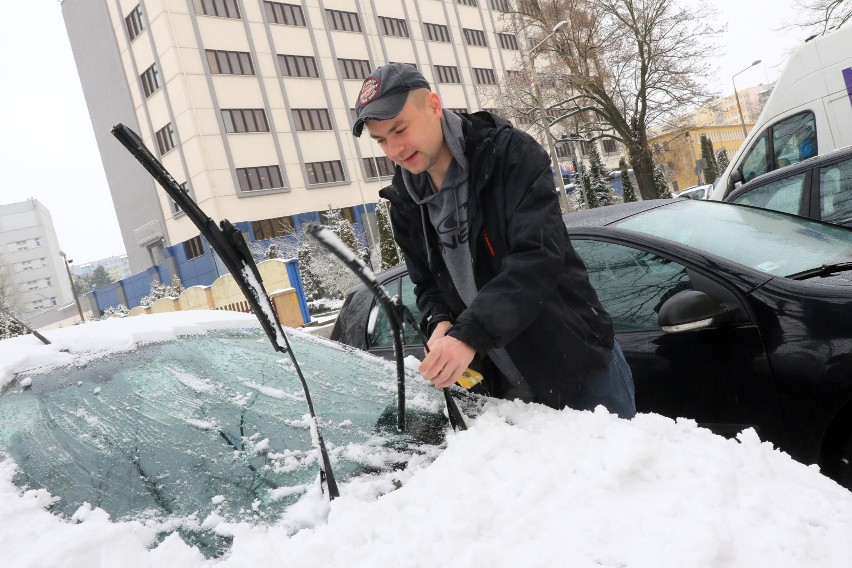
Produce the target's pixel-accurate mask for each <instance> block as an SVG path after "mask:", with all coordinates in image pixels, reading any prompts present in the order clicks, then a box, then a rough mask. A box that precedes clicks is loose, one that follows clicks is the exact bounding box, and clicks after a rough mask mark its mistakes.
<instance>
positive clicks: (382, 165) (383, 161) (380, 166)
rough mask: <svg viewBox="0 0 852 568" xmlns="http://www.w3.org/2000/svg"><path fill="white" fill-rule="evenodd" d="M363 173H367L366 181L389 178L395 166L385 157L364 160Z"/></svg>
mask: <svg viewBox="0 0 852 568" xmlns="http://www.w3.org/2000/svg"><path fill="white" fill-rule="evenodd" d="M363 160H364V171H365V172H367V176H366V177H367V179H377V178H379V177H386V178H391V177H393V172H394V169H395V165H394V163H393V160H391V159H390V158H387V157H385V156H379V157H377V158H364V159H363Z"/></svg>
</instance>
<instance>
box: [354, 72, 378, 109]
mask: <svg viewBox="0 0 852 568" xmlns="http://www.w3.org/2000/svg"><path fill="white" fill-rule="evenodd" d="M380 86H381V83H380V82H379V80H378V79H377V78H376V77H367V78H366V79H365V80H364V84H363V85H361V93H360V94H359V95H358V104H360V105H361V106H364V105H365V104H367V103H369V102H370V101H372V100H373V99H375V98H376V97H377V96H379V87H380Z"/></svg>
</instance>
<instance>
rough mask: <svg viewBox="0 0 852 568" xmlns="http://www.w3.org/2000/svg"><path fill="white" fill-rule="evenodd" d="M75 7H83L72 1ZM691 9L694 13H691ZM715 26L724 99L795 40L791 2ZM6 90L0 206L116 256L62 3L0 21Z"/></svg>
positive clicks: (87, 255) (722, 5)
mask: <svg viewBox="0 0 852 568" xmlns="http://www.w3.org/2000/svg"><path fill="white" fill-rule="evenodd" d="M74 1H80V0H74ZM696 4H697V6H698V7H697V8H696V9H701V3H697V2H696ZM706 4H711V5H715V6H716V7H717V9H718V10H719V12H720V17H719V24H727V31H726V32H725V33H724V34H723V35H722V36H720V37H719V39H718V41H717V46H718V55H714V59H715V60H716V63H717V65H718V67H719V71H718V73H717V74H716V75H715V77H711V78H709V79H708V82H709V83H710V84H711V85H712V88H713V89H714V90H717V91H718V92H719V93H720V94H722V95H726V94H730V92H731V91H732V90H733V87H732V86H731V77H732V75H734V74H735V73H737V72H739V71H740V70H742V69H745V68H747V67H748V66H749V64H750V63H751V62H752V61H755V60H757V59H761V60H762V61H763V63H761V64H760V65H758V66H755V68H754V69H749V70H748V71H746V72H744V73H742V74H740V75H738V76H737V87H739V88H745V87H749V86H752V85H757V84H760V83H766V82H769V81H772V80H774V79H775V78H776V77H777V75H778V73H779V72H780V70H781V66H782V63H783V61H784V58H785V57H786V55H787V53H789V51H790V49H792V48H793V47H794V46H796V45H797V44H799V43H800V42H801V41H802V40H803V39H804V36H805V33H804V32H802V31H795V32H787V33H783V34H782V33H781V32H778V31H777V30H778V29H779V28H781V27H782V26H783V25H784V24H785V23H787V22H788V21H789V20H791V19H792V18H793V15H794V13H795V12H794V8H793V0H715V1H714V2H710V3H705V5H706ZM0 53H2V63H3V70H4V77H5V80H4V85H6V87H5V88H4V89H3V91H2V94H0V101H2V104H0V125H2V127H3V130H4V131H3V141H2V143H0V145H2V152H0V168H2V172H3V175H2V178H0V179H2V185H0V203H3V204H5V203H14V202H17V201H23V200H25V199H29V198H31V197H32V198H35V199H38V200H39V201H41V202H42V203H43V204H44V205H45V206H46V207H47V208H48V209H49V210H50V211H51V215H52V218H53V223H54V227H55V229H56V233H57V236H58V238H59V243H60V247H61V248H62V250H64V251H65V252H66V253H67V254H68V255H69V257H70V258H73V259H75V260H76V261H77V262H78V263H84V262H89V261H94V260H99V259H101V258H104V257H108V256H112V255H117V254H123V253H124V252H125V251H124V244H123V242H122V240H121V235H120V233H119V228H118V221H117V220H116V218H115V212H114V209H113V206H112V200H111V197H110V194H109V189H108V187H107V182H106V177H105V175H104V172H103V166H102V164H101V161H100V154H99V153H98V149H97V145H96V143H95V137H94V134H93V132H92V126H91V123H90V122H89V118H88V110H87V108H86V103H85V99H84V97H83V93H82V89H81V87H80V82H79V79H78V77H77V71H76V67H75V64H74V58H73V55H72V53H71V47H70V44H69V42H68V36H67V34H66V32H65V27H64V24H63V20H62V14H61V6H60V2H58V1H56V0H26V1H18V2H7V5H6V6H5V7H4V11H3V17H2V18H0Z"/></svg>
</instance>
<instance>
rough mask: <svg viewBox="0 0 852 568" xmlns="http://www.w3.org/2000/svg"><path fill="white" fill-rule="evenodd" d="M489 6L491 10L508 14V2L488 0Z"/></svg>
mask: <svg viewBox="0 0 852 568" xmlns="http://www.w3.org/2000/svg"><path fill="white" fill-rule="evenodd" d="M488 3H489V4H490V5H491V9H492V10H497V11H498V12H509V11H510V9H509V0H489V2H488Z"/></svg>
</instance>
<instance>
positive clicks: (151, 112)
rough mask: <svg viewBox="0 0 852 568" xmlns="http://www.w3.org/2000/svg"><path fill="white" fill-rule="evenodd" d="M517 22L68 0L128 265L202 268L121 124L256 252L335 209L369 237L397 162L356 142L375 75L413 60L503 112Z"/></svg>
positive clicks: (435, 3)
mask: <svg viewBox="0 0 852 568" xmlns="http://www.w3.org/2000/svg"><path fill="white" fill-rule="evenodd" d="M507 10H508V3H507V2H506V0H478V1H477V0H464V1H462V0H429V1H422V0H368V1H356V0H302V1H291V2H270V1H264V0H157V1H154V0H65V1H64V2H63V3H62V11H63V14H64V18H65V23H66V28H67V30H68V35H69V38H70V40H71V45H72V49H73V51H74V56H75V60H76V62H77V66H78V70H79V74H80V78H81V82H82V85H83V91H84V93H85V96H86V101H87V104H88V107H89V112H90V115H91V118H92V123H93V125H94V130H95V135H96V138H97V142H98V145H99V148H100V152H101V157H102V160H103V163H104V168H105V170H106V174H107V180H108V182H109V186H110V191H111V193H112V198H113V202H114V204H115V208H116V214H117V217H118V221H119V225H120V227H121V231H122V236H123V239H124V245H125V248H126V251H127V254H128V259H129V262H130V266H131V269H132V270H133V271H134V272H138V271H141V270H145V269H147V268H148V267H150V266H152V265H154V264H158V263H161V262H163V260H164V257H169V256H173V257H174V256H175V254H174V251H172V250H171V249H173V248H181V246H179V245H182V251H179V252H180V254H181V255H182V258H180V259H178V261H177V262H178V263H179V262H181V261H182V260H185V259H192V258H193V257H194V256H200V255H202V254H204V253H205V245H204V244H203V243H202V242H201V240H200V239H199V238H198V231H197V230H196V228H195V227H194V226H193V224H192V223H191V222H190V220H189V219H187V218H186V215H185V214H183V213H182V212H181V211H180V209H179V208H178V207H177V206H176V204H175V203H174V202H173V201H172V200H171V199H170V198H169V197H168V196H167V194H166V193H165V192H164V191H163V190H162V189H161V188H159V187H158V186H156V185H155V184H154V182H153V180H152V179H151V177H150V176H149V175H148V174H147V172H145V171H144V170H143V169H142V168H141V167H140V166H139V165H138V164H137V163H136V162H135V161H134V160H133V159H132V158H131V157H130V155H129V154H128V153H127V152H126V150H125V149H124V148H123V147H122V146H121V145H120V144H119V143H118V142H117V141H116V140H115V139H114V138H113V137H112V136H111V134H110V129H111V127H112V126H113V125H114V124H115V123H118V122H121V123H124V124H126V125H127V126H129V127H131V128H132V129H134V130H135V131H137V132H138V133H139V134H140V135H141V136H142V138H143V139H144V141H145V143H146V145H147V146H148V147H149V148H151V149H152V151H154V153H155V154H157V155H158V156H159V157H160V159H161V160H162V162H163V164H164V165H165V166H166V168H167V169H168V170H169V171H170V172H171V173H172V174H173V175H174V177H175V179H176V180H177V181H178V182H179V183H181V184H182V185H183V187H184V188H185V190H186V191H187V192H188V193H189V194H190V195H191V196H192V198H193V199H195V200H196V201H197V202H198V204H199V205H200V206H201V208H202V209H203V210H204V211H205V212H206V213H207V214H208V215H210V216H211V217H212V218H213V219H215V220H217V221H218V220H220V219H223V218H227V219H229V220H231V221H232V222H234V223H235V224H236V225H237V226H238V227H240V228H241V230H243V231H244V232H245V233H246V236H247V237H248V238H249V240H264V239H268V238H271V237H276V236H281V235H283V234H286V233H287V232H288V231H292V230H294V229H298V227H299V226H301V223H302V222H303V221H306V220H311V219H319V218H320V215H321V213H322V212H324V211H326V210H328V209H329V208H335V209H341V210H342V211H343V213H344V215H345V216H346V217H347V218H349V219H350V220H351V221H354V222H356V223H360V224H361V225H362V226H364V227H366V228H367V229H368V232H369V223H364V221H365V213H369V212H371V211H372V210H373V204H374V203H375V202H376V201H377V199H378V190H379V189H380V188H381V187H383V186H384V185H386V184H387V183H388V182H389V176H390V175H391V173H392V164H391V162H390V161H389V160H387V159H386V158H384V157H383V155H382V152H381V150H380V149H379V148H378V146H377V145H375V143H373V142H372V141H371V140H370V139H369V137H368V136H362V137H361V138H360V139H355V138H354V137H353V136H352V134H351V129H352V124H353V122H354V109H353V107H354V101H355V98H356V96H357V94H358V92H359V89H360V87H361V83H362V80H363V78H364V77H365V76H366V75H367V74H368V73H369V72H370V70H371V69H372V68H374V67H375V66H377V65H379V64H382V63H386V62H402V63H409V64H411V65H415V66H416V67H417V68H418V69H419V70H421V71H422V72H423V74H424V75H425V76H426V78H427V79H428V80H429V81H430V83H431V85H432V87H433V89H434V90H435V91H437V92H438V93H439V94H440V96H441V97H442V100H443V102H444V105H445V106H446V107H448V108H450V109H454V110H456V109H458V110H465V111H476V110H480V109H484V108H492V107H494V106H496V105H495V100H494V99H495V98H496V97H498V96H499V90H500V87H499V83H500V81H501V80H502V78H503V77H504V76H505V74H506V73H507V72H511V71H513V70H518V69H521V68H522V64H521V62H520V51H519V49H518V47H519V46H518V41H519V40H518V38H517V36H516V34H514V33H512V32H511V25H510V22H509V20H510V18H509V17H508V16H507V14H506V13H505V12H506V11H507ZM368 216H369V215H368ZM367 236H368V237H369V235H367ZM183 257H185V258H183ZM214 272H215V271H214ZM212 273H213V272H211V274H212ZM190 283H192V282H190Z"/></svg>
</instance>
